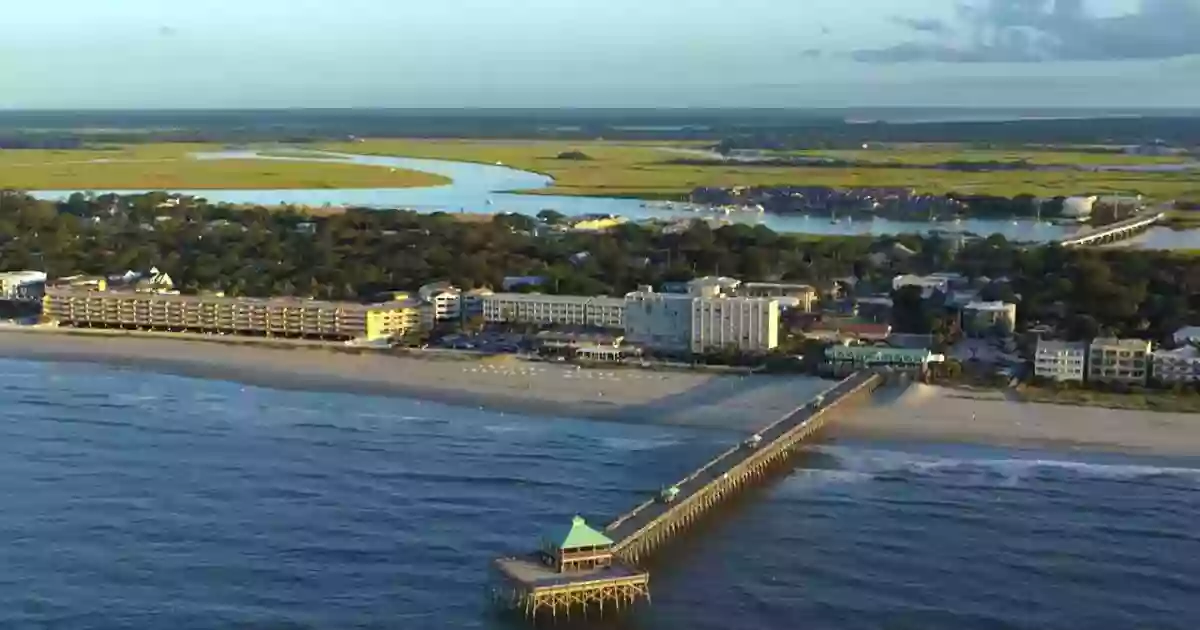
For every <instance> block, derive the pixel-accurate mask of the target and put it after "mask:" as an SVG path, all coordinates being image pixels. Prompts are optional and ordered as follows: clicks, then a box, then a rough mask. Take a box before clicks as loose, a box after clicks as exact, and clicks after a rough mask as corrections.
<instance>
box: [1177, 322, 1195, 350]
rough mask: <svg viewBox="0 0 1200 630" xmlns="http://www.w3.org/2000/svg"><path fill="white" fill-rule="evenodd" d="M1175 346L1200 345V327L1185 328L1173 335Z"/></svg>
mask: <svg viewBox="0 0 1200 630" xmlns="http://www.w3.org/2000/svg"><path fill="white" fill-rule="evenodd" d="M1173 338H1174V340H1175V345H1177V346H1182V345H1186V344H1200V326H1184V327H1183V328H1180V329H1179V330H1176V331H1175V334H1174V335H1173Z"/></svg>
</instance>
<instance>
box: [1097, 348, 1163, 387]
mask: <svg viewBox="0 0 1200 630" xmlns="http://www.w3.org/2000/svg"><path fill="white" fill-rule="evenodd" d="M1149 373H1150V342H1149V341H1146V340H1145V339H1112V338H1098V339H1093V340H1092V344H1091V346H1089V347H1088V371H1087V380H1088V381H1090V382H1094V383H1125V384H1127V385H1145V384H1146V379H1147V377H1148V376H1149Z"/></svg>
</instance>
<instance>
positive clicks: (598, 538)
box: [547, 516, 613, 549]
mask: <svg viewBox="0 0 1200 630" xmlns="http://www.w3.org/2000/svg"><path fill="white" fill-rule="evenodd" d="M547 542H549V543H551V544H553V545H554V546H556V547H558V548H559V549H579V548H581V547H607V546H610V545H612V544H613V541H612V539H611V538H609V537H608V536H605V535H604V534H602V533H600V532H599V531H597V530H595V529H593V528H592V527H590V526H589V525H588V524H587V521H585V520H583V517H582V516H576V517H575V518H573V519H571V528H570V529H568V530H567V531H565V532H562V533H559V534H556V535H553V536H551V537H550V538H549V540H548V541H547Z"/></svg>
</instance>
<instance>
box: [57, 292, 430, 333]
mask: <svg viewBox="0 0 1200 630" xmlns="http://www.w3.org/2000/svg"><path fill="white" fill-rule="evenodd" d="M42 314H43V318H44V319H46V320H47V321H51V322H56V323H58V324H59V325H62V326H72V327H77V328H113V329H126V330H156V331H164V332H191V333H208V334H226V335H246V336H258V337H292V338H308V339H327V340H342V341H349V340H353V339H366V340H378V339H385V338H388V337H391V336H398V335H403V334H405V333H406V332H408V331H409V330H412V329H414V328H416V327H418V326H419V325H420V313H419V311H418V310H417V308H416V307H415V305H413V304H410V303H407V302H388V303H384V304H356V303H352V302H321V301H316V300H304V299H297V298H275V299H260V298H230V297H217V296H203V295H169V294H157V293H141V292H131V291H91V290H87V289H76V288H50V289H47V291H46V296H45V297H44V298H43V300H42Z"/></svg>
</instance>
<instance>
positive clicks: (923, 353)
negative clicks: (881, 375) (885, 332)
mask: <svg viewBox="0 0 1200 630" xmlns="http://www.w3.org/2000/svg"><path fill="white" fill-rule="evenodd" d="M825 360H826V361H828V362H829V363H830V365H832V366H833V368H834V369H835V371H850V370H860V369H865V368H871V367H895V368H901V369H923V368H924V367H925V366H927V365H929V364H930V363H939V362H941V361H943V360H944V357H942V356H941V355H937V354H934V353H932V352H930V351H929V349H928V348H890V347H887V346H851V345H840V344H839V345H834V346H830V347H829V348H826V350H825Z"/></svg>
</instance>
